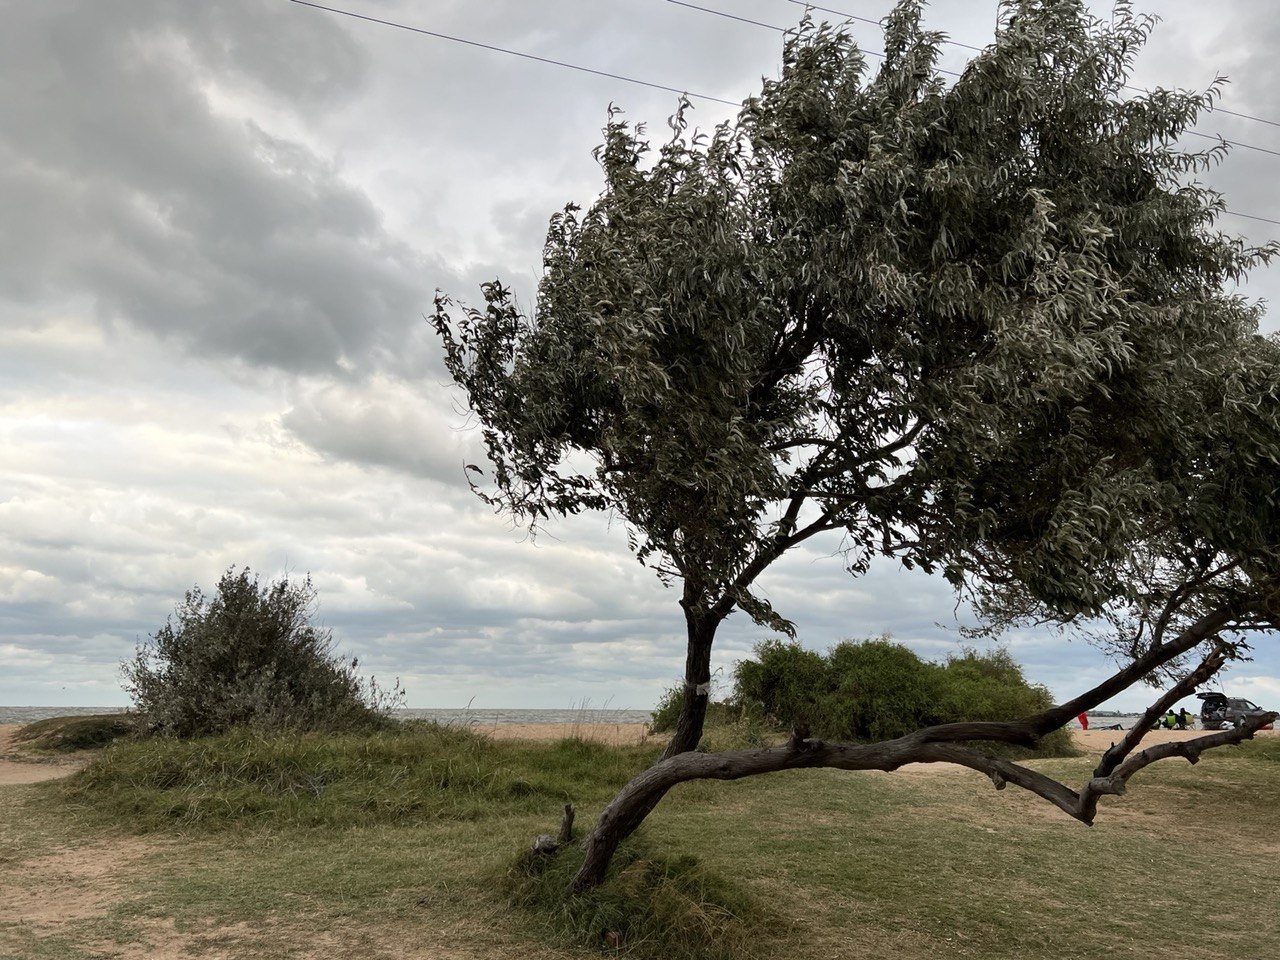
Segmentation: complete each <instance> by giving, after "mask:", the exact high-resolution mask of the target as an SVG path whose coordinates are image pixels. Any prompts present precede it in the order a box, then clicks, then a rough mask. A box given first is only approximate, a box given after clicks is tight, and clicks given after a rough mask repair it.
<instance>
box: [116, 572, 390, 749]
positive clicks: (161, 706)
mask: <svg viewBox="0 0 1280 960" xmlns="http://www.w3.org/2000/svg"><path fill="white" fill-rule="evenodd" d="M315 602H316V592H315V588H314V587H313V586H312V585H311V578H310V577H307V579H306V580H304V581H303V582H301V583H296V582H295V583H291V582H290V581H289V580H288V578H287V577H286V578H282V579H280V580H279V581H276V582H273V583H270V584H267V585H265V586H263V585H261V584H260V583H259V581H258V578H257V576H256V575H253V574H251V573H250V571H249V569H248V568H245V569H243V570H241V571H240V572H239V573H237V572H235V570H234V568H232V569H230V570H228V571H227V572H226V573H225V574H223V576H222V579H221V580H220V581H218V589H217V592H216V594H215V595H214V596H212V597H206V596H205V594H204V593H203V592H201V590H200V588H199V587H198V586H196V587H193V588H192V589H191V590H189V591H188V592H187V594H186V597H185V598H184V600H183V602H182V603H181V604H179V605H178V608H177V609H176V611H175V612H174V614H173V616H171V617H170V618H169V619H168V620H167V621H166V623H165V625H164V626H163V627H161V628H160V629H159V630H158V631H156V633H155V634H154V635H152V636H150V637H148V638H147V640H146V641H144V642H143V643H141V644H140V645H139V647H138V650H137V653H136V654H135V656H134V658H133V659H132V660H127V661H125V662H124V663H123V664H122V665H121V669H122V672H123V674H124V687H125V689H126V691H128V692H129V694H130V695H131V696H132V697H133V701H134V705H135V710H136V712H137V718H138V724H139V728H140V729H141V730H142V731H143V732H145V733H151V734H159V735H163V736H171V737H194V736H202V735H206V734H212V733H219V732H221V731H224V730H229V729H231V728H234V727H257V728H262V729H267V730H351V729H358V728H362V727H376V726H379V725H385V724H388V723H390V722H391V721H390V719H389V717H388V714H389V712H390V710H391V709H392V708H393V707H395V706H398V705H399V703H400V702H401V700H402V699H403V694H402V692H401V690H400V687H399V684H398V683H397V684H396V685H395V686H393V687H392V688H391V689H390V690H387V689H385V688H382V687H379V686H378V685H377V684H376V683H375V682H374V680H373V679H372V678H370V679H369V680H363V679H361V678H360V677H359V676H358V675H357V674H356V667H357V662H356V660H355V659H354V658H351V659H350V660H348V659H346V658H344V657H342V656H341V655H339V654H338V653H337V652H336V650H335V647H334V641H333V636H332V633H331V632H330V631H328V630H324V629H320V628H317V627H315V626H313V625H312V623H311V617H312V614H313V612H314V609H315Z"/></svg>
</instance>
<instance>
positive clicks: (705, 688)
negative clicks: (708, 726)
mask: <svg viewBox="0 0 1280 960" xmlns="http://www.w3.org/2000/svg"><path fill="white" fill-rule="evenodd" d="M682 605H683V606H684V608H685V611H684V618H685V627H686V630H687V632H688V636H689V647H688V653H687V654H686V655H685V661H684V697H683V699H682V700H681V702H680V717H679V719H678V720H677V721H676V732H675V734H674V735H673V736H672V738H671V742H670V743H668V744H667V749H666V750H664V751H663V752H662V759H663V760H666V759H667V758H668V757H674V756H677V755H678V754H681V753H688V752H689V751H690V750H696V749H697V748H698V742H699V741H700V740H701V739H702V727H703V724H704V723H705V722H706V719H707V702H708V701H709V700H710V699H711V644H712V642H713V641H714V640H715V636H716V627H717V626H719V623H720V621H719V620H717V619H715V618H714V617H713V615H711V614H709V613H707V612H706V610H704V609H702V608H701V605H695V604H693V603H685V604H682ZM658 799H661V797H659V798H658ZM657 802H658V801H657V800H654V803H655V804H656V803H657ZM650 809H652V808H650ZM647 812H648V811H646V813H647ZM641 819H643V817H642V818H641Z"/></svg>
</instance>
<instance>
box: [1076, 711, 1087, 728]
mask: <svg viewBox="0 0 1280 960" xmlns="http://www.w3.org/2000/svg"><path fill="white" fill-rule="evenodd" d="M1076 719H1077V720H1079V721H1080V729H1081V730H1088V729H1089V715H1088V714H1087V713H1082V714H1080V716H1078V717H1076Z"/></svg>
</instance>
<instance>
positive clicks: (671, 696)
mask: <svg viewBox="0 0 1280 960" xmlns="http://www.w3.org/2000/svg"><path fill="white" fill-rule="evenodd" d="M683 701H684V684H683V683H676V684H674V685H673V686H671V687H669V688H668V689H667V691H666V692H665V693H663V695H662V696H661V697H660V698H659V699H658V705H657V706H656V707H654V708H653V712H652V713H650V716H651V717H652V718H653V719H652V720H650V721H649V729H650V730H651V731H652V732H653V733H672V732H674V731H675V729H676V721H678V720H679V719H680V704H681V703H682V702H683ZM736 714H737V711H735V710H734V708H733V706H732V705H731V704H729V703H726V702H724V701H723V700H713V701H712V702H711V703H708V704H707V719H706V723H707V725H708V726H711V725H720V724H726V723H733V722H735V720H737V719H738V718H737V716H736Z"/></svg>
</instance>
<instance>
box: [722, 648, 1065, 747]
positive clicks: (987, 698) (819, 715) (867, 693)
mask: <svg viewBox="0 0 1280 960" xmlns="http://www.w3.org/2000/svg"><path fill="white" fill-rule="evenodd" d="M754 653H755V657H754V658H753V659H750V660H743V661H740V662H739V663H738V665H737V667H736V668H735V669H734V690H733V701H734V703H735V704H736V705H737V706H738V707H739V708H740V709H743V710H748V711H758V712H759V713H760V714H761V715H763V716H764V717H765V718H766V719H768V720H770V721H772V722H774V723H777V724H780V725H784V726H789V727H793V726H797V725H804V726H807V727H808V728H809V729H810V730H811V732H812V733H813V734H814V735H815V736H820V737H826V738H828V739H833V740H860V741H877V740H887V739H892V738H894V737H900V736H903V735H905V734H908V733H910V732H911V731H912V730H917V729H919V728H920V727H926V726H931V725H933V724H939V723H954V722H958V721H962V720H1016V719H1019V718H1021V717H1025V716H1027V715H1029V714H1033V713H1038V712H1040V711H1042V710H1045V709H1046V708H1048V707H1049V706H1050V705H1051V704H1052V703H1053V700H1052V697H1051V696H1050V694H1049V691H1048V690H1047V689H1045V688H1044V687H1042V686H1039V685H1037V684H1032V683H1029V682H1027V679H1026V677H1025V676H1024V675H1023V673H1022V668H1021V667H1020V666H1018V664H1017V663H1016V662H1015V661H1014V659H1013V658H1012V657H1011V656H1010V654H1009V652H1008V651H1007V650H1003V649H996V650H991V651H986V652H978V651H976V650H969V649H966V650H964V651H963V652H962V653H960V654H958V655H954V656H951V657H949V658H948V659H947V660H946V662H945V663H933V662H930V661H928V660H922V659H921V658H920V657H918V656H917V655H916V654H915V653H913V652H912V651H911V650H909V649H907V648H906V647H904V646H902V645H901V644H897V643H893V642H891V641H890V640H889V639H888V638H885V637H882V638H880V639H876V640H862V641H844V642H843V643H838V644H836V645H835V646H834V647H832V648H831V649H830V650H829V651H828V652H827V653H826V654H825V655H823V654H820V653H816V652H814V651H812V650H805V649H803V648H802V647H800V645H799V644H797V643H787V642H783V641H781V640H777V639H771V640H765V641H762V642H761V643H759V644H757V645H756V647H755V650H754ZM1039 752H1040V753H1042V754H1043V753H1047V754H1058V755H1060V754H1068V753H1070V752H1072V750H1071V745H1070V736H1069V735H1068V734H1066V733H1065V732H1064V731H1057V732H1055V733H1053V734H1051V735H1050V736H1049V737H1046V738H1045V739H1044V740H1043V741H1042V742H1041V747H1040V751H1039Z"/></svg>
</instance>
